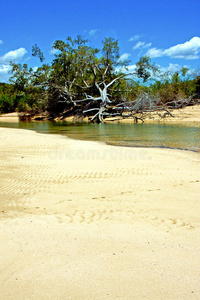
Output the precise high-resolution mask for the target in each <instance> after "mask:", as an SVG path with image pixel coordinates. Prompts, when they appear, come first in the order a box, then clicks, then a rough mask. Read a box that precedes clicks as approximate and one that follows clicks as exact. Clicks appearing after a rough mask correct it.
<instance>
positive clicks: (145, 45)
mask: <svg viewBox="0 0 200 300" xmlns="http://www.w3.org/2000/svg"><path fill="white" fill-rule="evenodd" d="M149 47H151V43H148V44H146V43H145V42H141V41H139V42H137V44H136V45H135V46H134V47H133V50H136V49H139V48H140V49H144V48H149Z"/></svg>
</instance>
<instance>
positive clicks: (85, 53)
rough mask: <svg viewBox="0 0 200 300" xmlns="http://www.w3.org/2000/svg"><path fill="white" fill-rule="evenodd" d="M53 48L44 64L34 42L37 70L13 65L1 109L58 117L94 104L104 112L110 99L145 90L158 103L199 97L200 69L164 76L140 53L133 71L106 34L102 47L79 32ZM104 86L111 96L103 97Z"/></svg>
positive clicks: (0, 90)
mask: <svg viewBox="0 0 200 300" xmlns="http://www.w3.org/2000/svg"><path fill="white" fill-rule="evenodd" d="M52 48H53V50H54V53H55V54H54V59H53V61H52V63H51V64H46V63H45V58H44V55H43V52H42V51H41V50H40V48H39V47H38V46H37V45H35V46H33V49H32V55H33V56H36V57H38V58H39V60H40V62H41V66H40V67H38V68H37V70H36V71H34V70H33V69H32V68H29V67H28V65H27V64H23V65H21V64H15V63H12V62H11V63H10V64H11V67H12V70H11V78H10V83H9V84H8V83H0V113H9V112H14V111H19V112H29V113H32V114H37V113H41V112H46V113H47V114H49V115H53V116H56V115H59V114H62V113H64V112H66V111H67V110H71V111H73V112H76V110H77V111H78V110H81V109H82V111H83V112H84V111H86V110H84V109H85V108H86V109H87V112H88V111H92V110H95V109H96V108H93V107H96V106H97V105H96V104H95V105H94V103H98V105H99V107H102V105H103V106H104V108H105V110H106V109H107V107H108V103H109V105H111V103H114V105H116V104H117V103H120V102H134V101H136V100H137V99H138V97H140V96H141V94H142V93H146V94H148V95H149V96H150V97H153V98H154V99H156V102H157V105H163V104H165V105H167V104H169V106H170V103H174V102H176V101H179V100H180V101H181V100H183V99H188V98H190V99H199V98H200V76H199V74H198V72H197V71H196V73H193V74H191V72H190V71H189V69H187V68H182V69H181V70H180V71H179V72H174V73H169V72H168V73H165V74H163V73H161V71H160V70H159V69H158V68H157V67H156V66H155V64H153V63H152V62H151V60H150V58H148V57H141V59H140V60H139V61H138V63H137V64H136V69H135V71H134V73H131V74H130V73H128V72H129V71H128V65H129V63H130V62H129V61H124V60H123V61H120V52H119V46H118V41H117V40H114V39H113V38H105V39H104V40H103V41H102V49H100V50H99V49H96V48H92V47H90V46H88V41H87V40H84V39H82V37H81V36H77V37H76V38H75V39H72V38H70V37H68V38H67V39H66V41H61V40H57V41H55V42H54V44H53V47H52ZM127 74H128V75H127ZM109 83H112V85H111V84H109ZM104 87H106V93H107V94H106V97H107V98H105V99H104V100H102V99H103V98H102V99H101V97H103V96H102V94H101V91H103V90H105V89H104ZM104 96H105V95H104ZM106 99H107V100H106ZM90 100H92V101H90ZM99 100H102V101H100V102H99ZM82 101H83V102H82ZM82 103H84V104H82Z"/></svg>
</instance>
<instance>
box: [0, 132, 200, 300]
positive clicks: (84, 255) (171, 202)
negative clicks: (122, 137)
mask: <svg viewBox="0 0 200 300" xmlns="http://www.w3.org/2000/svg"><path fill="white" fill-rule="evenodd" d="M0 141H1V146H0V147H1V156H0V163H1V169H0V173H1V174H0V181H1V187H2V189H1V201H0V215H1V219H0V238H1V245H0V254H1V255H0V257H1V264H0V265H1V279H0V282H1V291H0V296H1V297H0V298H2V299H6V300H11V299H16V300H25V299H33V300H36V299H44V300H46V299H49V297H50V298H52V299H62V298H63V299H70V298H71V299H118V298H120V299H126V298H131V299H152V300H153V299H159V298H163V299H188V300H189V299H198V298H199V296H200V294H199V287H198V283H199V282H198V281H199V273H200V263H199V260H198V256H199V250H200V241H199V233H200V220H199V212H200V203H199V190H200V176H199V164H200V155H199V153H196V152H189V151H179V150H176V149H175V150H173V149H160V148H159V149H158V148H132V147H131V148H128V147H117V146H110V145H106V144H103V143H100V142H93V141H79V140H73V139H70V138H66V137H63V136H62V135H47V134H41V133H37V132H34V131H28V130H23V129H15V130H13V129H8V128H0Z"/></svg>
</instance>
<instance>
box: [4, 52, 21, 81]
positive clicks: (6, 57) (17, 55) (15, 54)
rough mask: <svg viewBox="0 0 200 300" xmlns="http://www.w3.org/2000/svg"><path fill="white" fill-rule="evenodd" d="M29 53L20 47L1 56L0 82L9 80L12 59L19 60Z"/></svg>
mask: <svg viewBox="0 0 200 300" xmlns="http://www.w3.org/2000/svg"><path fill="white" fill-rule="evenodd" d="M26 53H27V51H26V49H25V48H19V49H16V50H13V51H9V52H7V53H6V54H4V55H3V56H0V82H7V81H8V79H9V77H10V75H9V74H8V72H9V71H10V70H11V66H10V65H9V64H10V61H13V62H15V63H17V62H19V61H20V60H21V59H22V58H23V57H24V55H25V54H26Z"/></svg>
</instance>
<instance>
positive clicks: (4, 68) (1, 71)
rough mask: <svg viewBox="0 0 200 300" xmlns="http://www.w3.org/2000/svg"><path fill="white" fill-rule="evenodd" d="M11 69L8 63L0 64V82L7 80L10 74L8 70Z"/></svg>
mask: <svg viewBox="0 0 200 300" xmlns="http://www.w3.org/2000/svg"><path fill="white" fill-rule="evenodd" d="M10 70H11V66H10V65H0V82H7V81H8V79H9V77H10V75H9V74H8V72H9V71H10Z"/></svg>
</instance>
